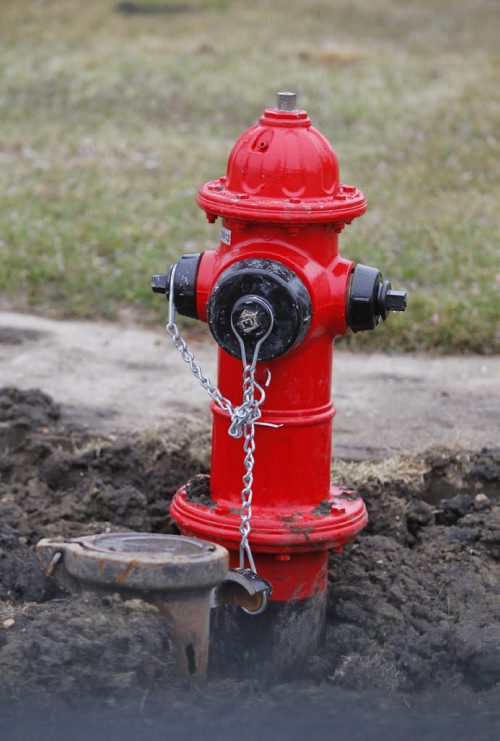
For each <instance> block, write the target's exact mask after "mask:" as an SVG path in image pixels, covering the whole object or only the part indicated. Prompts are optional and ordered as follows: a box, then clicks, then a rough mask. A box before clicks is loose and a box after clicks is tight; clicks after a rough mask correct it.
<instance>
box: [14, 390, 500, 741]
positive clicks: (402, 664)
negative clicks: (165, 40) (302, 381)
mask: <svg viewBox="0 0 500 741" xmlns="http://www.w3.org/2000/svg"><path fill="white" fill-rule="evenodd" d="M208 450H209V440H208V438H207V433H206V426H205V425H201V426H200V427H198V426H197V425H196V423H193V421H186V422H185V423H184V424H183V425H179V423H178V422H176V427H175V429H171V430H168V431H166V432H165V433H164V434H158V433H155V434H154V435H150V436H149V437H148V436H146V435H144V434H142V433H141V435H134V434H130V435H129V436H120V437H102V436H92V435H91V434H90V433H89V432H88V431H83V430H79V429H78V428H76V427H75V426H72V425H71V424H70V423H69V422H68V420H65V419H63V418H62V417H61V414H60V411H59V409H58V407H57V405H56V404H55V403H54V402H53V401H52V400H51V399H50V398H49V397H48V396H46V395H45V394H43V393H41V392H40V391H36V390H33V391H19V390H16V389H12V388H6V389H1V390H0V707H1V713H0V737H1V738H2V739H4V738H5V739H7V738H9V739H10V738H12V739H14V738H19V739H21V738H23V739H25V738H31V737H35V736H36V737H37V738H45V737H46V738H50V739H58V738H61V739H63V738H67V737H68V735H69V734H71V737H72V738H80V737H81V738H83V737H88V734H89V733H92V734H93V735H94V738H95V737H96V736H97V737H102V738H106V739H109V738H124V739H129V738H130V739H133V738H137V737H140V738H167V737H172V738H182V737H184V736H185V737H188V736H189V737H191V738H192V737H194V736H196V737H198V736H199V737H200V738H214V739H219V738H224V739H225V738H234V737H235V735H237V736H238V738H241V739H246V738H250V737H252V738H253V737H254V736H255V733H256V732H258V733H259V735H260V736H261V737H263V738H267V737H272V738H273V739H279V738H287V739H290V738H299V737H303V735H304V733H307V734H308V735H309V736H314V737H318V738H320V737H321V738H342V737H348V738H350V739H357V738H367V737H369V738H379V737H380V738H382V737H383V738H384V739H392V738H394V739H414V738H415V739H417V738H419V739H428V738H429V739H430V738H438V737H439V738H440V739H443V738H448V737H449V738H452V737H453V738H454V739H462V738H463V739H470V738H474V739H490V738H491V739H493V738H498V737H499V735H500V483H499V481H500V450H482V451H479V452H463V451H462V452H455V453H450V452H442V453H437V452H434V453H430V454H428V455H427V456H426V457H423V458H422V461H421V463H422V471H423V476H422V477H421V480H419V481H417V480H415V481H414V482H412V483H408V481H407V480H405V478H404V477H401V478H398V477H396V478H395V479H394V480H393V481H391V482H390V483H384V484H382V483H381V482H380V481H377V480H375V479H374V480H373V481H371V482H369V483H368V484H366V485H365V486H363V487H362V490H361V493H362V495H363V497H364V499H365V501H366V503H367V506H368V510H369V515H370V522H369V525H368V527H367V529H366V530H365V531H364V532H363V534H362V535H361V536H360V537H359V538H358V540H357V541H356V542H355V543H353V544H352V545H351V546H350V547H349V548H348V549H347V550H346V551H345V553H343V554H342V555H335V556H332V559H331V571H330V594H329V610H328V626H327V637H326V645H325V648H324V650H323V651H322V652H321V655H318V656H311V657H310V658H309V660H308V662H307V664H306V666H305V667H304V668H303V670H302V672H301V674H300V676H297V677H294V678H288V680H287V681H284V680H283V679H281V680H280V681H279V683H274V684H270V685H269V686H261V685H257V684H256V683H254V682H250V681H245V682H241V681H236V680H233V679H231V678H228V679H226V680H217V681H213V682H211V683H210V684H209V686H208V687H207V688H206V689H204V690H203V691H202V690H196V689H188V688H186V687H185V686H184V685H183V683H182V681H181V680H180V679H179V678H178V677H176V675H175V671H174V667H173V665H172V661H171V658H170V657H171V652H170V645H169V638H168V630H167V626H166V624H165V622H164V619H163V618H162V617H161V616H160V615H159V613H158V612H157V611H156V610H155V608H153V607H151V606H148V605H146V604H144V603H143V602H141V601H140V600H137V599H134V600H129V601H127V602H122V601H121V600H120V599H119V598H118V597H116V598H115V597H96V596H88V595H84V596H75V595H69V594H67V593H66V592H65V591H64V590H63V589H62V588H61V587H59V586H57V585H56V584H55V583H54V582H53V581H52V580H51V579H49V578H47V577H45V576H44V575H43V574H42V573H41V572H40V570H39V568H38V566H37V564H36V561H35V559H34V556H33V545H34V544H35V543H36V542H37V541H38V539H40V538H42V537H58V536H63V537H72V536H76V535H81V534H84V533H95V532H103V531H109V530H111V529H114V530H116V529H133V530H142V531H154V532H173V531H174V526H173V523H172V521H171V520H170V519H169V516H168V506H169V500H170V498H171V496H172V494H173V493H174V491H175V489H176V488H177V486H178V485H179V484H181V483H183V482H184V481H186V480H187V479H189V478H190V477H191V476H193V475H194V474H196V473H199V472H207V467H208ZM44 734H45V735H44ZM99 734H102V735H101V736H100V735H99ZM266 734H268V736H267V735H266Z"/></svg>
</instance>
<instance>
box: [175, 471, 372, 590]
mask: <svg viewBox="0 0 500 741" xmlns="http://www.w3.org/2000/svg"><path fill="white" fill-rule="evenodd" d="M170 513H171V515H172V517H173V518H174V519H175V521H176V523H177V525H178V526H179V528H180V530H181V532H182V533H183V535H190V536H196V537H200V538H210V540H211V541H214V542H216V543H218V544H219V545H222V546H224V547H225V548H227V549H228V550H229V554H230V565H231V567H235V566H237V564H238V550H239V543H240V537H241V535H240V530H239V526H240V510H239V509H237V508H234V507H232V508H231V507H229V506H228V505H226V504H225V503H224V502H223V501H222V500H221V499H218V500H217V501H215V500H213V499H212V498H211V496H210V488H209V477H208V476H197V477H195V478H194V479H192V480H191V481H189V482H188V483H187V484H185V485H184V486H182V487H181V488H180V489H179V490H178V491H177V493H176V494H175V496H174V498H173V500H172V504H171V506H170ZM367 521H368V515H367V513H366V507H365V504H364V502H363V500H362V499H361V497H360V496H359V495H358V494H357V493H356V492H355V491H353V490H351V489H342V488H339V487H336V486H332V487H331V492H330V497H329V498H328V499H325V500H323V501H322V502H320V503H319V504H318V505H316V506H315V507H311V506H308V507H304V506H299V505H297V506H296V507H294V508H293V510H292V511H291V508H290V507H288V508H276V507H268V508H264V507H259V509H258V510H257V509H256V510H255V513H254V516H253V518H252V531H251V535H250V544H251V547H252V551H253V552H254V555H255V562H256V564H257V569H258V572H259V574H260V575H261V576H262V577H263V578H265V579H267V580H268V581H270V582H271V584H272V585H273V594H272V597H271V600H274V601H279V600H287V599H306V598H309V597H311V596H313V595H318V594H320V593H323V592H324V591H325V590H326V581H327V563H328V551H329V550H331V549H333V550H337V551H340V550H342V549H343V547H344V546H345V544H346V543H348V542H349V541H351V540H352V539H353V538H355V536H356V535H357V533H358V532H359V531H360V530H361V529H362V528H363V527H364V526H365V525H366V523H367ZM291 560H292V563H290V561H291Z"/></svg>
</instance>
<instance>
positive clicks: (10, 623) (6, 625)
mask: <svg viewBox="0 0 500 741" xmlns="http://www.w3.org/2000/svg"><path fill="white" fill-rule="evenodd" d="M15 623H16V621H15V620H14V619H13V618H7V620H4V621H3V623H2V625H3V627H4V628H5V629H6V630H8V629H9V628H12V626H13V625H15Z"/></svg>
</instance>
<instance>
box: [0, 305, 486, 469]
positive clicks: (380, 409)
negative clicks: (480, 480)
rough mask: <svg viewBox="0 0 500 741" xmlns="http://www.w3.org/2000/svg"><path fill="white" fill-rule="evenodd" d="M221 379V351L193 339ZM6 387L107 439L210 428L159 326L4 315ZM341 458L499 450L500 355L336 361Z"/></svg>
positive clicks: (200, 398) (0, 362) (346, 357)
mask: <svg viewBox="0 0 500 741" xmlns="http://www.w3.org/2000/svg"><path fill="white" fill-rule="evenodd" d="M190 346H191V348H192V349H193V351H194V352H195V355H196V356H197V359H198V360H199V361H200V362H201V364H202V366H203V368H204V370H206V372H208V373H209V375H211V377H212V378H215V349H214V348H215V346H214V344H213V343H211V342H207V341H205V340H198V341H192V342H191V343H190ZM0 385H2V386H6V385H8V386H18V387H20V388H34V387H37V388H41V389H42V390H43V391H46V392H47V393H49V394H50V395H51V396H53V397H54V399H55V400H56V401H58V402H60V403H61V404H62V405H63V409H64V411H65V412H66V413H68V414H69V415H71V416H72V417H73V418H74V419H75V421H77V422H79V423H82V424H88V425H89V426H91V427H92V428H93V429H96V430H102V431H111V430H130V429H144V428H161V427H165V426H168V425H170V424H171V423H172V421H173V420H179V419H180V418H182V417H183V416H184V415H186V414H196V415H200V416H201V417H202V418H204V419H206V420H207V424H209V410H208V397H207V396H206V395H205V393H204V392H203V391H202V389H201V388H199V387H198V385H197V383H196V381H195V380H194V378H193V377H192V376H191V374H190V372H189V370H188V368H187V367H186V366H185V365H184V364H183V363H182V361H181V359H180V357H179V356H178V353H177V352H176V351H175V350H174V349H173V347H172V345H171V343H170V340H169V339H168V337H167V336H166V335H165V333H164V331H163V330H162V328H161V327H160V328H159V329H158V331H148V330H143V329H135V328H124V327H122V326H117V325H112V324H100V323H90V322H70V321H64V322H60V321H53V320H50V319H43V318H40V317H36V316H31V315H27V314H16V313H12V312H0ZM334 402H335V405H336V407H337V417H336V420H335V452H336V454H337V455H339V456H341V457H344V458H351V459H363V458H373V459H376V458H382V457H385V456H390V455H394V454H395V453H397V452H399V451H417V450H421V449H423V448H426V447H429V446H441V445H446V446H457V445H458V446H464V447H472V448H475V449H476V448H480V447H482V446H491V445H499V444H500V435H499V426H500V356H495V357H479V356H472V357H470V356H469V357H445V358H433V357H429V356H425V355H383V354H361V353H359V354H353V353H349V352H337V353H336V356H335V373H334Z"/></svg>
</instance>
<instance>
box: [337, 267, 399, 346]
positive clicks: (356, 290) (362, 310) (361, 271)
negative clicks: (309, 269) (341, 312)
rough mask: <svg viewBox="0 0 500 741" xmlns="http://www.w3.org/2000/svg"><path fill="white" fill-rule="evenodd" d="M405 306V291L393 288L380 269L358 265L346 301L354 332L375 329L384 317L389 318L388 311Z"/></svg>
mask: <svg viewBox="0 0 500 741" xmlns="http://www.w3.org/2000/svg"><path fill="white" fill-rule="evenodd" d="M405 309H406V292H405V291H393V290H392V288H391V284H390V283H389V281H388V280H383V278H382V274H381V272H380V270H377V268H372V267H370V266H369V265H361V264H358V265H356V267H355V269H354V271H353V273H352V278H351V288H350V293H349V298H348V301H347V324H348V326H349V327H350V328H351V329H352V331H353V332H363V331H364V330H368V329H375V327H376V326H377V324H379V322H380V320H381V319H384V320H385V319H387V312H389V311H404V310H405Z"/></svg>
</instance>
